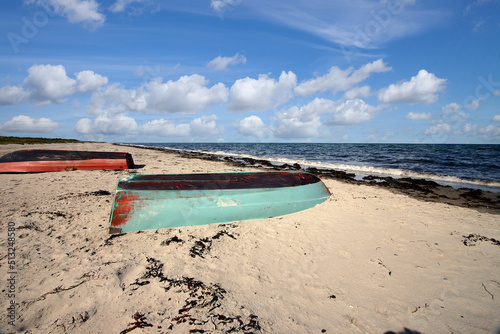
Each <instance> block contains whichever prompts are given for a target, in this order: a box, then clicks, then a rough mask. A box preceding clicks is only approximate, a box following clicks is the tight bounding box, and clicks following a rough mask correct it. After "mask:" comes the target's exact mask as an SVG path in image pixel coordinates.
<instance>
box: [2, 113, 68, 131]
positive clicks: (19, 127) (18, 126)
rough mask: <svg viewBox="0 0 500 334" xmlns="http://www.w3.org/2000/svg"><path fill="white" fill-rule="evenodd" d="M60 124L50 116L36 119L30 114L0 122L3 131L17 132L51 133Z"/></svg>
mask: <svg viewBox="0 0 500 334" xmlns="http://www.w3.org/2000/svg"><path fill="white" fill-rule="evenodd" d="M59 126H60V124H59V123H57V122H54V121H52V120H50V119H48V118H39V119H34V118H31V117H29V116H25V115H19V116H15V117H12V119H11V120H10V121H7V122H5V123H4V124H0V131H2V132H17V133H49V132H52V131H54V130H55V129H57V128H59Z"/></svg>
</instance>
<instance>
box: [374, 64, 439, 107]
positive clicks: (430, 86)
mask: <svg viewBox="0 0 500 334" xmlns="http://www.w3.org/2000/svg"><path fill="white" fill-rule="evenodd" d="M445 85H446V79H440V78H438V77H437V76H436V75H435V74H433V73H429V72H427V71H426V70H420V71H419V72H418V74H417V75H416V76H414V77H412V78H411V79H410V81H404V82H402V83H399V84H392V85H390V86H389V87H387V88H384V89H381V90H380V92H379V94H378V100H379V102H382V103H409V104H416V103H423V104H431V103H435V102H436V101H437V100H438V95H437V94H438V93H439V92H441V91H443V90H444V88H445Z"/></svg>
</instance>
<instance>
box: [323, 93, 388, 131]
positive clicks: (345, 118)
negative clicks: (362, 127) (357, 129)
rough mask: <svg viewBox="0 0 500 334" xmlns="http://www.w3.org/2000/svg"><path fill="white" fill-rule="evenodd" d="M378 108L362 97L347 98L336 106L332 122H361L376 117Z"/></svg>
mask: <svg viewBox="0 0 500 334" xmlns="http://www.w3.org/2000/svg"><path fill="white" fill-rule="evenodd" d="M378 110H379V109H378V108H376V107H373V106H371V105H369V104H367V103H366V102H365V101H363V100H361V99H355V100H347V101H345V102H343V103H341V104H339V105H338V106H337V107H336V108H335V111H334V113H333V115H332V118H331V121H330V123H331V124H335V125H353V124H359V123H362V122H366V121H369V120H370V119H372V118H373V117H375V114H376V112H377V111H378Z"/></svg>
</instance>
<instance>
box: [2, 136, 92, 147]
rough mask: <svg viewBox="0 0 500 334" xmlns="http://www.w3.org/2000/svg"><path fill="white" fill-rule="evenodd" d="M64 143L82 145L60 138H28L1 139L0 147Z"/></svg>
mask: <svg viewBox="0 0 500 334" xmlns="http://www.w3.org/2000/svg"><path fill="white" fill-rule="evenodd" d="M65 143H83V142H82V141H80V140H76V139H60V138H30V137H1V136H0V145H6V144H22V145H24V144H65Z"/></svg>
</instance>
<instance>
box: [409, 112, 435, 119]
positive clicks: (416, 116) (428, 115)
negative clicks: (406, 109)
mask: <svg viewBox="0 0 500 334" xmlns="http://www.w3.org/2000/svg"><path fill="white" fill-rule="evenodd" d="M431 117H432V114H431V113H415V112H410V113H408V115H406V117H405V118H406V119H408V120H410V121H422V120H426V119H430V118H431Z"/></svg>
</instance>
